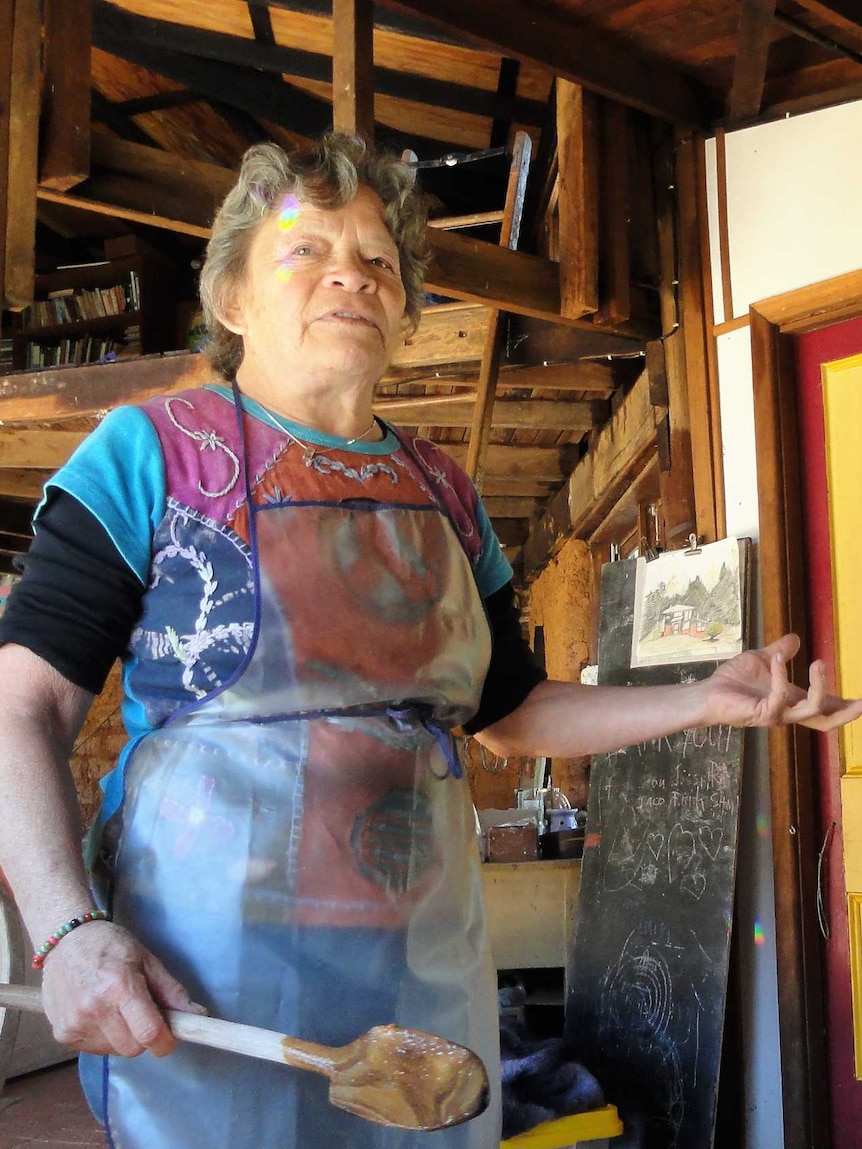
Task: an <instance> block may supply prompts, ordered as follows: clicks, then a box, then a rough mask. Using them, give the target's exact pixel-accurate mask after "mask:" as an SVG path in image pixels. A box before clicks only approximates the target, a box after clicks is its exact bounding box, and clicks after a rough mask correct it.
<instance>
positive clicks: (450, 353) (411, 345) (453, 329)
mask: <svg viewBox="0 0 862 1149" xmlns="http://www.w3.org/2000/svg"><path fill="white" fill-rule="evenodd" d="M490 323H491V312H490V310H489V308H487V307H485V306H483V305H482V304H476V303H443V304H440V305H439V306H437V307H425V308H423V309H422V318H421V320H420V322H419V327H418V328H417V329H416V331H415V332H414V333H413V334H412V335H411V336H410V337H409V338H407V339H405V340H403V341H402V342H401V344H400V345H399V346H398V347H397V348H396V349H395V353H394V355H393V357H392V363H391V364H390V366H391V367H392V368H394V369H402V368H410V367H425V366H428V367H430V366H433V365H434V364H435V363H470V362H478V361H479V360H481V358H482V351H483V349H484V346H485V341H486V339H487V336H488V329H489V327H490ZM387 375H388V373H387ZM387 375H384V376H383V382H384V383H385V382H386V379H387Z"/></svg>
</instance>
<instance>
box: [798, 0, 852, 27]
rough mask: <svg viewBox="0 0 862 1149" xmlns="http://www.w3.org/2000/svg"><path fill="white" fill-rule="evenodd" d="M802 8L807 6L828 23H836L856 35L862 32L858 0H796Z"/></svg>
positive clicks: (836, 25)
mask: <svg viewBox="0 0 862 1149" xmlns="http://www.w3.org/2000/svg"><path fill="white" fill-rule="evenodd" d="M796 2H797V4H798V6H799V7H800V8H805V9H806V10H807V11H809V12H812V13H813V14H814V15H815V16H819V17H821V18H822V19H823V20H825V21H826V22H827V24H834V25H835V27H837V28H841V29H842V30H844V31H845V32H851V33H853V35H854V36H859V35H860V34H862V12H860V9H859V4H858V2H857V0H796Z"/></svg>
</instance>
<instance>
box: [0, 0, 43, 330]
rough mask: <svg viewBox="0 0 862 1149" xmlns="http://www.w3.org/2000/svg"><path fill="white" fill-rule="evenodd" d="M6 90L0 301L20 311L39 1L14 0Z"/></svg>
mask: <svg viewBox="0 0 862 1149" xmlns="http://www.w3.org/2000/svg"><path fill="white" fill-rule="evenodd" d="M12 10H13V17H12V69H11V85H10V92H9V108H10V116H9V137H8V139H9V151H8V154H7V155H6V156H5V157H4V162H8V164H9V172H8V177H7V189H6V233H5V240H6V265H5V269H4V297H5V304H4V306H6V307H8V308H11V309H12V310H20V309H21V308H23V307H26V306H27V305H28V304H29V303H31V302H32V300H33V290H34V284H35V279H36V266H35V247H36V178H37V172H38V165H39V92H40V85H39V78H40V77H39V65H40V60H41V52H42V27H41V15H42V13H41V6H40V4H38V3H37V0H13V3H12Z"/></svg>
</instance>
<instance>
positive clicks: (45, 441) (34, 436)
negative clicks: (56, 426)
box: [0, 427, 87, 471]
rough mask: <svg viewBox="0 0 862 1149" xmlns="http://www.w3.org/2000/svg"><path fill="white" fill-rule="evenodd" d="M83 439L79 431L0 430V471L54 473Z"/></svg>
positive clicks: (84, 435)
mask: <svg viewBox="0 0 862 1149" xmlns="http://www.w3.org/2000/svg"><path fill="white" fill-rule="evenodd" d="M86 437H87V436H86V434H85V433H83V432H80V431H24V430H21V429H18V428H9V427H0V469H2V470H43V471H56V470H57V468H58V467H62V465H63V464H64V463H65V462H66V460H67V459H68V458H69V456H70V455H71V454H72V452H73V451H74V450H75V449H76V448H77V447H79V446H80V445H81V443H83V441H84V440H85V439H86Z"/></svg>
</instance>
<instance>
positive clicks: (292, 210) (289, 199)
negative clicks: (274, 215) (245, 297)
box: [275, 195, 299, 283]
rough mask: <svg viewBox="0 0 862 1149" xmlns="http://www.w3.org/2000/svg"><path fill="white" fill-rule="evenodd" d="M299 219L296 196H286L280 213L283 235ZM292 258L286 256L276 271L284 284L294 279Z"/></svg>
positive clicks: (279, 225) (279, 222) (276, 274)
mask: <svg viewBox="0 0 862 1149" xmlns="http://www.w3.org/2000/svg"><path fill="white" fill-rule="evenodd" d="M298 218H299V200H298V199H297V198H296V196H295V195H286V196H285V197H284V199H283V200H282V203H281V210H280V211H279V213H278V230H279V231H280V232H281V234H282V235H285V234H286V233H287V232H289V231H290V229H291V228H292V227H293V225H294V224H295V223H296V221H297V219H298ZM291 262H292V261H291V258H290V256H285V258H284V259H283V260H282V261H281V263H280V264H279V266H278V268H277V269H276V273H275V276H276V279H278V280H280V281H281V282H282V283H286V282H287V281H288V280H290V279H291V278H292V277H293V267H292V266H291Z"/></svg>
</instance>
